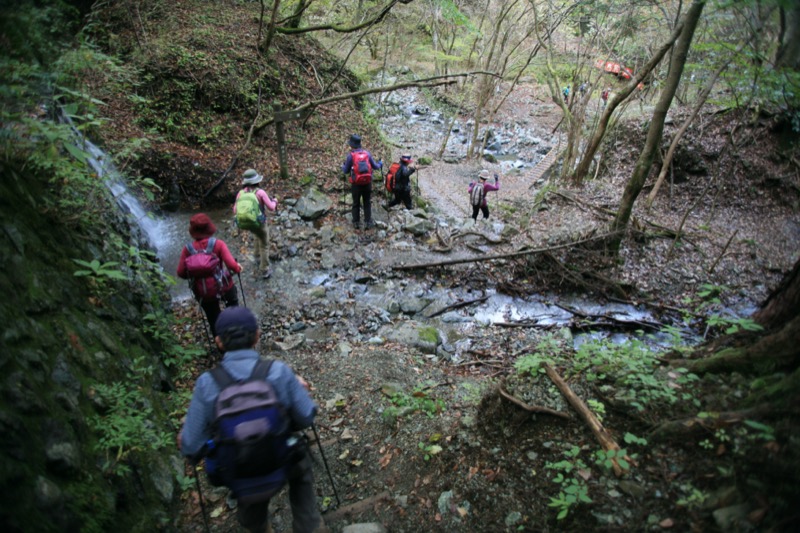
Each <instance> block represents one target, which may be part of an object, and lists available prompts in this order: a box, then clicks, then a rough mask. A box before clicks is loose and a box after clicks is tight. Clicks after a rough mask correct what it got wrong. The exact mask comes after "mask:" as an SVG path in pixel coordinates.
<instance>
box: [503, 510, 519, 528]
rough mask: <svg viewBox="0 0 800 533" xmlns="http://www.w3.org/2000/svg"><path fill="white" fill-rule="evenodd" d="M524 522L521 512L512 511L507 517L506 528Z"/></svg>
mask: <svg viewBox="0 0 800 533" xmlns="http://www.w3.org/2000/svg"><path fill="white" fill-rule="evenodd" d="M521 521H522V513H520V512H519V511H511V512H510V513H508V514H507V515H506V519H505V524H506V527H513V526H515V525H517V524H519V523H520V522H521Z"/></svg>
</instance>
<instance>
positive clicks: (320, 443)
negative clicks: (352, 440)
mask: <svg viewBox="0 0 800 533" xmlns="http://www.w3.org/2000/svg"><path fill="white" fill-rule="evenodd" d="M311 429H312V430H314V438H315V439H317V446H319V454H320V455H321V456H322V463H323V464H324V465H325V470H326V471H327V472H328V479H330V480H331V487H333V495H334V496H336V506H337V507H341V506H342V503H341V502H340V501H339V493H338V492H336V483H334V482H333V476H332V475H331V469H330V468H328V461H327V460H326V459H325V450H323V449H322V442H320V440H319V433H317V426H316V425H315V424H314V423H313V422H312V423H311Z"/></svg>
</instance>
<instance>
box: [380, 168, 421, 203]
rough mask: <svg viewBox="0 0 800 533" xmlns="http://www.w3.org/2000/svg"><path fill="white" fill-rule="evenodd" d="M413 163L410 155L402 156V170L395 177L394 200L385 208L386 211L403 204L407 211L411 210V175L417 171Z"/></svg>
mask: <svg viewBox="0 0 800 533" xmlns="http://www.w3.org/2000/svg"><path fill="white" fill-rule="evenodd" d="M412 161H413V160H412V159H411V156H410V155H403V156H400V168H399V169H397V172H396V173H395V175H394V190H393V191H392V192H393V193H394V199H393V200H392V201H391V202H389V203H388V204H387V205H386V206H385V207H386V209H391V208H392V207H394V206H396V205H398V204H400V203H401V202H402V204H403V205H404V206H406V209H411V175H412V174H413V173H414V172H416V171H417V167H416V166H412V165H411V163H412Z"/></svg>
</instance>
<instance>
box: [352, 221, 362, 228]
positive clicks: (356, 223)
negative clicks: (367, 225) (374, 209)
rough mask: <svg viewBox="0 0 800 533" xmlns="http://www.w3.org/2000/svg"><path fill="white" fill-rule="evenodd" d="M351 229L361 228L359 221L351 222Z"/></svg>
mask: <svg viewBox="0 0 800 533" xmlns="http://www.w3.org/2000/svg"><path fill="white" fill-rule="evenodd" d="M353 229H361V222H353Z"/></svg>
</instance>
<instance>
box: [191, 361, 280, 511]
mask: <svg viewBox="0 0 800 533" xmlns="http://www.w3.org/2000/svg"><path fill="white" fill-rule="evenodd" d="M271 366H272V361H264V360H262V359H259V361H258V362H257V363H256V366H255V367H254V368H253V372H252V374H251V375H250V377H249V378H247V379H243V380H239V381H237V380H235V379H233V378H232V377H231V375H230V374H228V372H227V371H226V370H225V368H223V367H222V365H220V366H217V367H216V368H214V369H213V370H211V376H212V377H213V378H214V381H215V382H216V383H217V385H218V386H219V388H220V393H219V396H218V397H217V400H216V403H215V407H214V421H213V423H212V426H211V435H212V437H211V440H210V441H209V442H208V443H207V445H208V453H207V455H206V473H207V474H208V479H209V481H210V482H211V484H212V485H215V486H225V487H228V488H229V489H231V492H233V496H234V497H235V498H236V499H237V500H239V501H242V502H251V503H252V502H261V501H267V500H269V499H270V498H271V497H272V496H273V495H275V494H276V493H277V492H278V491H279V490H280V489H281V488H282V487H283V485H284V484H285V483H286V479H287V474H288V467H289V465H290V463H291V461H290V460H291V458H292V451H293V450H292V447H291V446H290V444H289V443H288V442H287V441H288V439H289V437H290V436H291V434H290V428H291V423H290V419H289V417H288V415H287V413H286V409H285V408H284V407H283V406H282V405H281V404H280V403H279V402H278V397H277V395H276V394H275V390H274V389H273V387H272V384H271V383H270V382H269V381H267V380H266V377H267V375H268V374H269V369H270V367H271Z"/></svg>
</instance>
